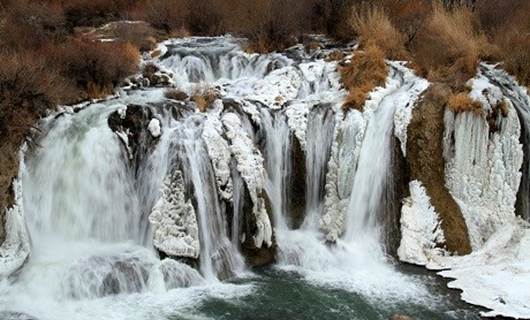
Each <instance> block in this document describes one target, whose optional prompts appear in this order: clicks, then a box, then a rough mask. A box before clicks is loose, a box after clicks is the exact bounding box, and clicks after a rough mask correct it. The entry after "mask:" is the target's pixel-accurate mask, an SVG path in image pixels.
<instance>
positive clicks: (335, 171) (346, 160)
mask: <svg viewBox="0 0 530 320" xmlns="http://www.w3.org/2000/svg"><path fill="white" fill-rule="evenodd" d="M342 117H343V113H342V112H339V113H338V114H337V118H338V119H341V118H342ZM338 121H339V122H338V125H337V126H336V128H335V137H334V140H333V145H332V148H331V157H330V160H329V162H328V172H327V174H326V186H325V190H326V195H325V199H324V215H323V216H322V218H321V219H320V228H321V230H322V231H323V232H324V234H325V235H326V239H327V240H328V241H336V240H337V239H338V238H339V237H340V236H341V235H342V234H343V232H344V219H345V216H344V215H345V210H346V208H347V206H348V203H349V200H350V195H351V191H352V184H353V178H354V175H355V171H356V168H357V161H358V158H359V152H360V148H361V144H362V140H363V137H364V130H365V120H364V118H363V116H362V114H361V113H360V112H359V111H357V110H352V111H350V112H348V113H347V114H346V116H345V118H344V120H338Z"/></svg>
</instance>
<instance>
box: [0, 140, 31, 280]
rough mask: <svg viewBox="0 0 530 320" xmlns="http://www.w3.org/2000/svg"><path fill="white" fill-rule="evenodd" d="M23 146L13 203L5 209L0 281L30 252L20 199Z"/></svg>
mask: <svg viewBox="0 0 530 320" xmlns="http://www.w3.org/2000/svg"><path fill="white" fill-rule="evenodd" d="M25 152H26V145H25V144H24V145H23V146H22V147H21V148H20V151H19V174H18V176H17V179H16V180H14V181H13V193H14V194H15V202H14V204H13V206H12V207H11V208H7V211H6V215H5V225H4V226H5V232H6V238H5V240H4V243H2V244H1V246H0V280H2V279H3V278H6V277H8V276H9V275H11V274H12V273H13V272H15V271H17V270H18V269H20V268H21V267H22V266H23V265H24V263H25V262H26V260H27V258H28V256H29V254H30V251H31V246H30V237H29V233H28V229H27V227H26V220H25V213H24V201H23V199H22V196H23V193H22V179H21V178H22V175H23V174H24V173H25V170H26V167H25V164H24V153H25Z"/></svg>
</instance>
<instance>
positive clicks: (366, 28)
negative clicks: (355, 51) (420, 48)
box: [351, 5, 406, 59]
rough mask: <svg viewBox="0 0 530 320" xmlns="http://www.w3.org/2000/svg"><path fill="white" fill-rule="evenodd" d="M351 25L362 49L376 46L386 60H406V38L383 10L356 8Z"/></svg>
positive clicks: (366, 7)
mask: <svg viewBox="0 0 530 320" xmlns="http://www.w3.org/2000/svg"><path fill="white" fill-rule="evenodd" d="M351 24H352V27H353V30H354V31H355V33H356V34H357V35H358V40H359V42H360V43H361V46H362V47H370V46H375V47H377V48H379V49H380V50H381V51H383V54H384V56H385V57H386V58H390V59H403V58H405V56H406V53H405V45H404V43H405V39H404V36H403V34H402V33H401V32H399V31H398V30H397V29H396V27H394V25H393V24H392V22H391V20H390V18H389V16H388V15H387V14H386V12H385V11H384V9H383V8H381V7H376V6H373V5H372V6H361V7H359V8H357V7H355V8H354V10H353V12H352V20H351Z"/></svg>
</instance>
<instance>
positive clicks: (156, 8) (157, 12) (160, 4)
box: [141, 0, 201, 34]
mask: <svg viewBox="0 0 530 320" xmlns="http://www.w3.org/2000/svg"><path fill="white" fill-rule="evenodd" d="M197 2H201V1H197ZM141 14H142V17H141V18H143V19H145V21H147V22H149V23H150V24H151V25H152V26H154V27H155V28H157V29H161V30H164V31H165V32H166V33H168V34H169V33H171V32H173V31H175V30H180V29H182V28H184V25H185V22H186V17H187V14H188V9H187V1H185V0H152V1H147V3H146V4H145V8H144V10H142V12H141Z"/></svg>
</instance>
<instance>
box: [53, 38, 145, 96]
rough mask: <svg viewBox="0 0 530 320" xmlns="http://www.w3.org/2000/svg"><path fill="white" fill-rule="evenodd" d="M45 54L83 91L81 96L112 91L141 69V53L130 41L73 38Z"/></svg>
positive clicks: (102, 94) (104, 93) (100, 94)
mask: <svg viewBox="0 0 530 320" xmlns="http://www.w3.org/2000/svg"><path fill="white" fill-rule="evenodd" d="M50 50H51V52H47V53H46V55H47V56H49V57H50V60H51V61H50V62H51V63H52V64H53V66H54V68H55V69H56V70H60V73H61V74H62V75H63V76H64V77H65V78H67V79H70V81H72V83H73V84H74V85H75V86H76V87H77V88H79V90H80V91H81V92H84V93H85V94H84V96H82V98H100V97H102V96H105V95H108V94H110V93H112V90H113V89H114V88H115V87H117V86H118V85H120V83H121V81H122V80H123V79H125V78H126V77H127V76H129V75H131V74H133V73H135V72H137V71H138V63H139V59H140V53H139V51H138V49H137V48H136V47H135V46H133V45H131V44H129V43H113V42H109V43H101V42H93V41H86V40H83V39H74V40H71V41H69V42H67V43H66V44H65V45H64V46H63V47H60V48H52V49H50Z"/></svg>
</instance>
